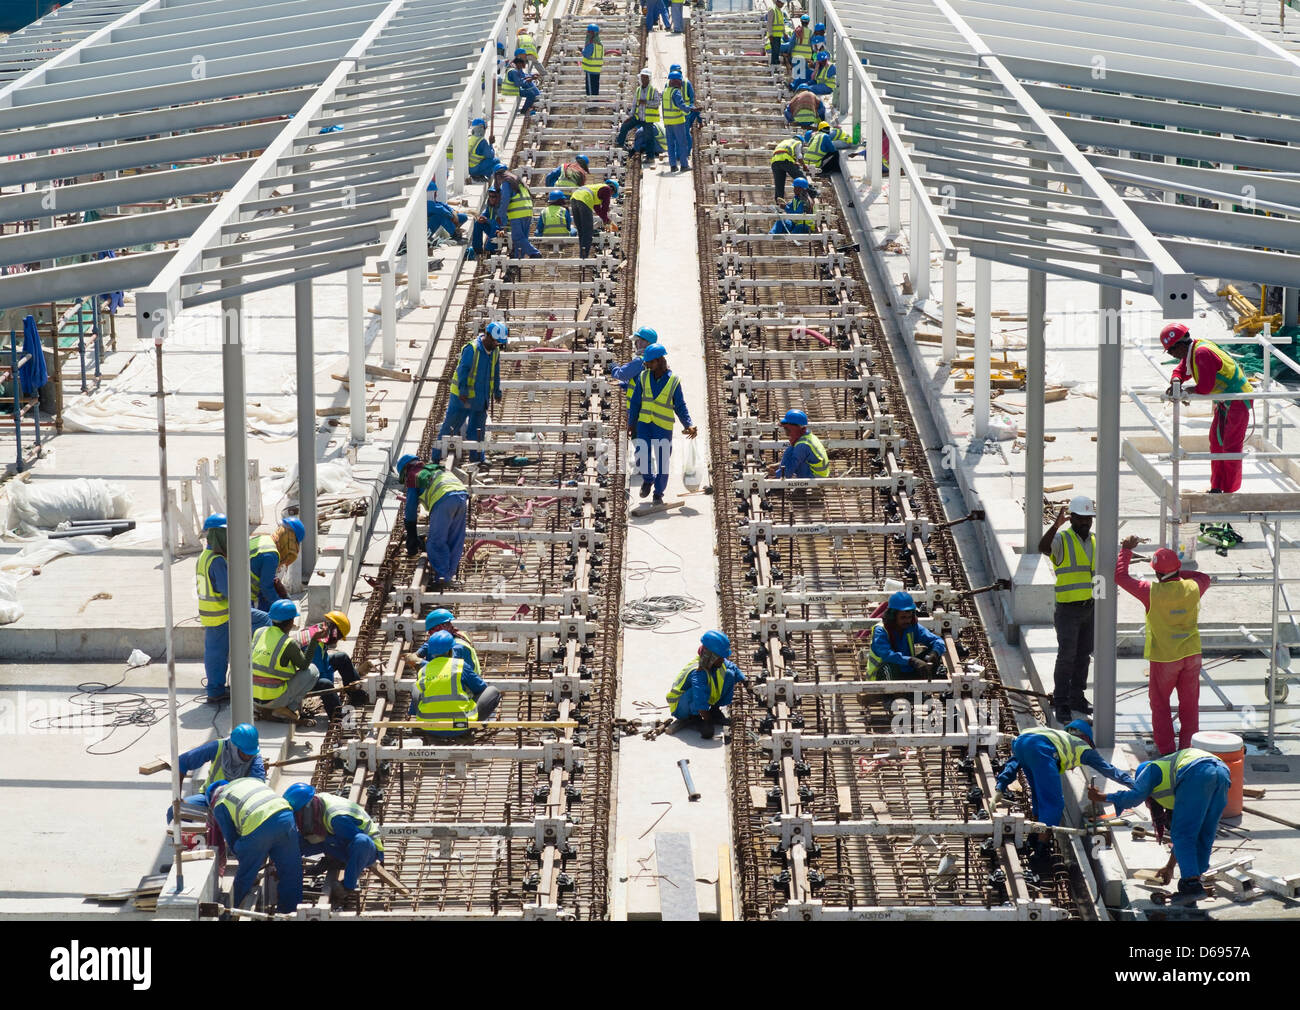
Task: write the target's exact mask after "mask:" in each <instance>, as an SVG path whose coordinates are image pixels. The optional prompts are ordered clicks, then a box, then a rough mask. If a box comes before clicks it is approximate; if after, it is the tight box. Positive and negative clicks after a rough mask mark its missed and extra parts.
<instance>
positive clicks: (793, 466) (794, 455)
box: [776, 442, 942, 644]
mask: <svg viewBox="0 0 1300 1010" xmlns="http://www.w3.org/2000/svg"><path fill="white" fill-rule="evenodd" d="M815 458H816V457H814V456H813V451H812V447H811V446H809V445H808V444H807V443H806V442H796V443H795V444H794V445H787V446H786V447H785V452H783V453H781V466H780V467H779V468H778V469H777V471H776V475H777V476H778V477H796V478H798V477H803V478H811V477H812V475H813V472H812V464H813V460H814V459H815ZM940 644H942V642H941V643H940Z"/></svg>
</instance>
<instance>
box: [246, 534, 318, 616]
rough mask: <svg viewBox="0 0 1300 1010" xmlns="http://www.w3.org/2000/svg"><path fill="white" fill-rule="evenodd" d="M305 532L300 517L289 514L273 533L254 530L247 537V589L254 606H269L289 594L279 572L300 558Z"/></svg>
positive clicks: (259, 607) (265, 607) (264, 608)
mask: <svg viewBox="0 0 1300 1010" xmlns="http://www.w3.org/2000/svg"><path fill="white" fill-rule="evenodd" d="M306 535H307V528H306V527H305V526H303V524H302V520H301V519H296V518H294V517H293V516H286V517H285V518H283V519H281V520H280V525H279V526H277V527H276V528H275V532H274V533H272V534H269V535H268V534H266V533H255V534H254V535H253V536H251V537H249V538H248V589H249V596H250V597H251V601H250V602H251V603H252V604H253V606H254V607H256V608H257V609H259V610H267V609H269V608H270V606H271V604H272V603H274V602H275V601H276V600H283V599H287V598H288V596H289V590H287V589H286V588H285V587H284V583H283V582H281V581H280V578H279V575H278V573H279V570H280V569H281V568H288V567H289V565H291V564H293V563H294V562H295V561H297V560H298V549H299V546H300V545H301V544H302V540H303V537H305V536H306Z"/></svg>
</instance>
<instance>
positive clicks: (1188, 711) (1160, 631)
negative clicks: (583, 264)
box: [1115, 537, 1210, 754]
mask: <svg viewBox="0 0 1300 1010" xmlns="http://www.w3.org/2000/svg"><path fill="white" fill-rule="evenodd" d="M1137 545H1138V538H1137V537H1126V538H1125V539H1124V541H1123V543H1121V544H1120V545H1119V556H1118V557H1117V558H1116V559H1115V585H1117V586H1119V588H1120V589H1122V590H1124V591H1125V592H1126V593H1128V594H1129V595H1130V596H1133V597H1135V598H1137V599H1138V600H1140V601H1141V602H1142V606H1143V607H1144V608H1145V609H1146V612H1147V621H1146V627H1147V634H1146V646H1145V647H1144V648H1143V650H1142V658H1143V659H1146V660H1147V661H1148V662H1150V664H1151V669H1150V673H1149V679H1148V682H1147V699H1148V701H1149V702H1150V704H1151V735H1152V736H1153V737H1154V738H1155V744H1156V750H1157V751H1159V752H1160V753H1161V754H1169V753H1172V752H1173V750H1174V746H1175V745H1174V720H1173V717H1172V715H1171V714H1170V711H1169V695H1170V693H1171V692H1173V691H1174V690H1177V691H1178V744H1177V746H1179V747H1188V746H1190V745H1191V742H1192V737H1193V736H1194V735H1195V734H1196V731H1197V730H1198V729H1200V721H1201V634H1200V631H1199V630H1198V629H1197V621H1198V620H1199V617H1200V608H1201V597H1202V596H1204V595H1205V591H1206V590H1207V589H1209V588H1210V577H1209V576H1208V575H1206V574H1205V573H1204V572H1184V571H1182V570H1181V569H1182V564H1181V562H1179V560H1178V555H1177V554H1175V553H1174V552H1173V551H1171V550H1170V549H1169V548H1168V547H1161V548H1160V549H1159V550H1158V551H1156V553H1155V556H1154V557H1152V559H1151V568H1152V569H1153V570H1154V571H1155V573H1156V581H1155V582H1147V581H1146V580H1145V579H1135V578H1134V577H1133V576H1132V575H1130V574H1129V571H1128V566H1129V563H1130V562H1131V561H1132V560H1133V548H1134V547H1136V546H1137Z"/></svg>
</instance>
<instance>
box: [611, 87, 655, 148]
mask: <svg viewBox="0 0 1300 1010" xmlns="http://www.w3.org/2000/svg"><path fill="white" fill-rule="evenodd" d="M651 76H652V75H651V73H650V68H649V67H643V68H642V69H641V80H640V82H639V83H638V85H637V89H636V93H635V94H634V95H633V96H632V108H630V109H629V110H628V114H627V119H625V120H623V125H622V126H620V127H619V129H618V137H617V139H616V140H615V141H614V146H616V147H622V146H623V145H624V144H626V143H627V138H628V134H631V133H635V132H636V131H637V130H640V129H642V128H643V127H646V126H651V125H653V124H655V123H657V122H659V119H660V116H661V115H662V111H663V110H662V108H661V105H662V102H663V93H662V92H661V91H660V90H659V89H658V88H656V87H655V86H654V84H653V83H652V81H651Z"/></svg>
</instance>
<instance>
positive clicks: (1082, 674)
mask: <svg viewBox="0 0 1300 1010" xmlns="http://www.w3.org/2000/svg"><path fill="white" fill-rule="evenodd" d="M1096 515H1097V505H1096V503H1095V502H1094V501H1093V500H1092V499H1091V498H1089V497H1088V496H1087V495H1082V494H1081V495H1076V496H1075V497H1074V498H1073V500H1071V502H1070V505H1069V508H1068V509H1067V508H1066V507H1065V506H1062V507H1061V510H1060V512H1058V513H1057V515H1056V520H1055V521H1054V522H1053V523H1052V525H1051V526H1050V527H1049V528H1048V530H1047V532H1046V533H1044V534H1043V538H1042V540H1040V541H1039V543H1038V550H1039V553H1041V554H1048V555H1050V556H1051V558H1052V566H1053V567H1054V568H1055V569H1056V610H1055V612H1054V616H1053V623H1054V624H1055V625H1056V674H1055V684H1054V686H1053V693H1052V699H1053V708H1054V710H1055V715H1056V721H1057V722H1059V723H1060V724H1061V725H1062V726H1064V725H1065V724H1066V723H1068V722H1069V721H1070V713H1071V712H1072V711H1073V712H1077V713H1079V714H1080V715H1091V714H1092V705H1091V704H1089V702H1088V699H1087V698H1085V697H1084V694H1083V692H1084V689H1085V688H1086V687H1087V686H1088V664H1089V662H1090V661H1091V659H1092V615H1093V584H1094V583H1093V580H1094V578H1095V577H1096V575H1097V536H1096V534H1094V533H1093V532H1092V521H1093V519H1094V518H1095V517H1096ZM1067 517H1068V518H1069V520H1070V524H1069V526H1065V521H1066V518H1067ZM1062 527H1065V528H1064V529H1062Z"/></svg>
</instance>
